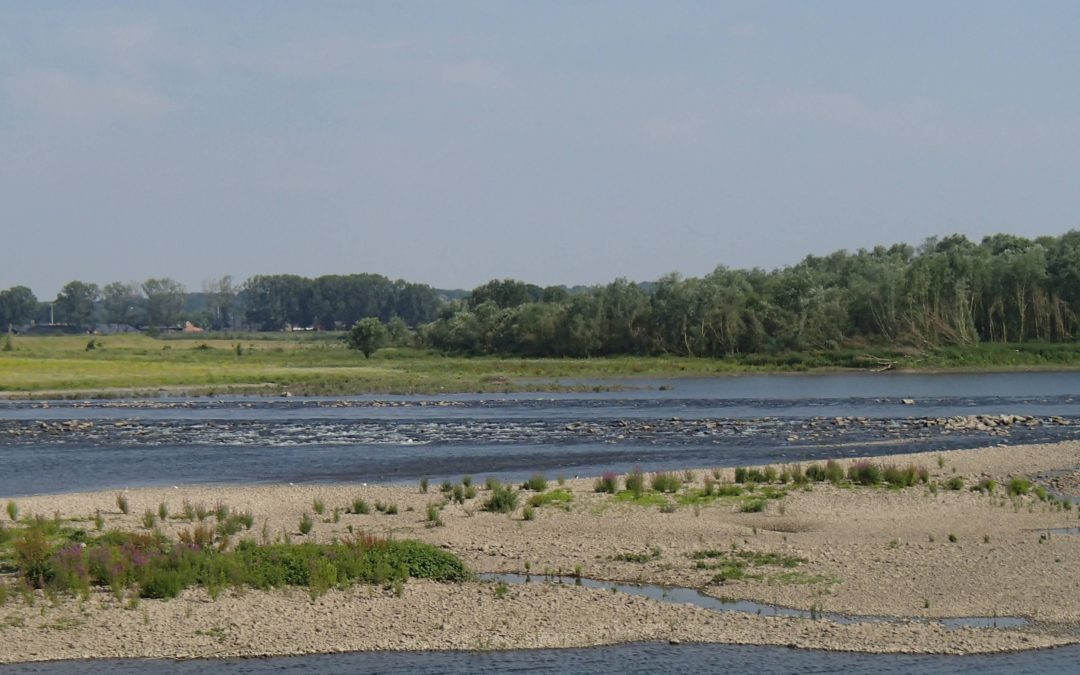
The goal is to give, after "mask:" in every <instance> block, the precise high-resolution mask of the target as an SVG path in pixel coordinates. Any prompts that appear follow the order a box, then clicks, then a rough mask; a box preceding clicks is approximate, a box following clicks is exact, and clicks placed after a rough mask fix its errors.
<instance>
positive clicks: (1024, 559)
mask: <svg viewBox="0 0 1080 675" xmlns="http://www.w3.org/2000/svg"><path fill="white" fill-rule="evenodd" d="M874 462H875V465H877V464H893V465H897V466H906V465H907V464H908V463H912V464H914V465H915V466H916V467H917V468H921V469H925V472H926V474H927V476H926V477H927V482H926V483H916V484H915V485H914V486H911V487H905V488H902V489H889V488H886V487H883V486H860V485H851V484H848V482H847V481H846V480H842V481H840V483H839V484H838V485H834V484H831V483H830V482H828V481H822V482H816V481H811V482H808V483H806V484H805V485H799V486H793V484H792V482H791V480H790V478H791V474H792V473H793V472H792V471H791V469H792V467H788V473H789V481H788V482H787V483H780V482H779V480H778V478H779V476H780V475H781V474H782V473H783V472H784V469H785V467H781V466H776V467H774V469H775V470H776V472H777V477H776V478H777V480H774V481H772V482H771V483H769V484H768V485H767V486H765V485H760V484H759V485H757V486H756V487H753V488H751V486H750V485H748V484H746V483H735V482H734V480H735V478H736V475H735V472H734V471H733V470H731V469H723V470H718V471H717V472H716V477H714V475H713V473H712V472H708V471H703V470H696V471H694V472H693V475H692V476H691V475H684V474H680V475H679V476H678V477H679V478H681V479H682V482H683V484H682V485H681V486H680V487H679V489H678V491H677V492H670V493H663V492H656V491H651V490H649V489H648V486H647V485H648V481H649V479H650V478H651V477H649V476H646V482H647V484H646V487H645V489H644V490H642V492H641V493H640V496H637V497H635V495H634V494H633V493H632V492H626V491H620V492H619V493H618V494H615V495H612V494H607V493H597V492H595V489H594V486H595V481H594V479H592V478H582V479H574V478H569V479H567V480H566V481H565V484H564V485H561V486H560V485H558V483H557V481H556V477H555V476H547V477H546V478H547V479H548V483H549V484H548V485H547V486H546V489H545V490H544V491H543V492H538V491H535V490H520V491H519V490H516V489H515V490H514V494H517V495H518V496H519V498H518V504H517V506H516V508H514V509H513V510H512V511H511V512H510V513H508V514H503V513H491V512H487V511H485V510H483V504H484V502H485V501H487V500H489V499H490V498H491V494H492V491H491V490H487V489H484V487H483V486H482V485H481V484H480V483H481V480H480V479H481V478H482V477H477V481H476V482H474V483H472V487H473V488H474V489H477V492H476V496H474V497H471V498H470V497H468V496H467V495H468V493H469V490H468V489H467V488H466V486H464V485H463V484H461V483H458V484H456V485H452V486H449V487H450V490H448V491H447V492H446V493H445V496H444V494H443V493H442V492H441V490H440V487H441V486H439V485H434V484H433V485H430V486H429V487H428V491H427V492H426V493H425V492H421V490H420V487H419V486H418V485H415V486H375V485H333V486H324V485H302V486H301V485H297V486H290V485H284V486H231V487H204V486H192V487H189V486H178V487H176V488H165V489H140V490H132V491H130V492H127V493H126V494H125V495H124V496H125V498H126V499H127V502H128V510H129V513H128V514H127V515H125V514H123V513H121V512H120V511H119V510H118V504H117V498H116V497H117V496H116V494H115V493H111V492H109V493H84V494H65V495H44V496H36V497H28V498H20V499H18V500H16V501H17V506H18V507H19V509H20V512H21V513H23V514H31V513H37V514H42V515H44V516H46V517H52V516H54V515H58V516H59V517H60V518H61V519H65V520H66V519H72V518H79V519H82V520H80V521H77V522H80V523H82V526H84V527H86V528H87V529H92V528H94V524H93V522H91V519H92V517H93V516H94V515H95V514H97V513H98V512H100V513H101V515H102V518H103V521H104V522H103V528H104V529H106V530H107V529H111V528H118V529H124V530H143V531H145V528H144V523H143V522H142V521H143V519H144V514H145V512H146V511H151V512H155V511H157V510H158V509H159V508H160V505H161V504H163V503H164V504H165V505H166V508H167V510H168V512H169V513H170V514H172V515H171V517H169V518H167V519H166V520H165V522H164V523H163V524H158V525H157V526H158V527H160V529H161V530H162V531H163V533H164V534H166V535H168V536H170V537H175V536H177V535H178V534H179V533H181V532H182V531H185V530H190V529H191V528H193V523H191V522H188V521H187V520H185V519H182V518H181V519H177V518H176V516H177V515H180V514H182V512H183V511H184V504H185V502H186V503H187V504H188V505H191V506H192V507H193V509H194V508H195V507H198V506H205V507H206V510H208V511H210V512H213V511H214V509H215V507H216V506H217V505H218V504H223V505H227V506H229V507H230V508H232V509H235V510H242V511H245V512H251V513H252V514H253V515H254V517H255V525H254V527H253V528H252V530H250V531H248V532H247V533H246V534H243V535H240V536H247V537H251V538H254V539H267V540H284V539H288V540H290V541H292V542H297V541H322V542H327V541H331V540H333V539H334V538H344V537H348V536H350V534H351V533H358V532H361V531H363V532H365V533H369V534H377V535H386V536H392V537H395V538H415V539H420V540H423V541H426V542H429V543H432V544H435V545H438V546H440V547H443V548H445V549H446V550H448V551H450V552H452V553H455V554H456V555H458V556H460V557H461V558H462V559H463V560H465V562H466V563H467V564H468V565H469V566H470V567H471V568H472V569H473V570H475V571H477V572H518V573H522V574H525V573H531V574H533V575H535V576H536V577H537V578H538V580H540V581H541V582H542V577H543V576H544V575H545V574H548V573H557V572H560V571H561V572H562V573H563V574H569V575H573V574H580V575H582V576H585V577H590V578H599V579H612V580H624V581H638V582H647V583H656V584H666V585H672V586H682V587H693V588H701V589H702V590H703V591H704V592H705V593H707V594H709V595H713V596H716V597H730V598H739V599H748V600H755V601H758V602H763V603H775V604H779V605H784V606H790V607H798V608H803V609H811V608H814V609H816V610H818V611H822V612H830V613H832V612H836V613H844V614H852V615H878V616H891V617H906V618H909V619H912V621H910V622H899V623H898V622H893V623H862V624H847V625H845V624H837V623H833V622H830V621H823V620H818V621H813V620H808V619H798V618H782V617H763V616H754V615H745V614H734V613H716V612H711V611H708V610H704V609H700V608H696V607H691V606H687V605H676V604H670V603H663V602H659V601H655V600H648V599H644V598H640V597H633V596H630V595H627V594H622V593H612V592H610V591H601V590H593V589H587V588H579V587H575V586H572V585H557V584H544V583H533V584H529V585H527V586H509V587H506V588H502V587H499V586H497V585H494V584H482V583H475V582H469V583H463V584H439V583H433V582H426V581H416V580H414V581H410V582H409V583H408V584H406V585H405V587H404V589H403V591H402V592H401V595H400V597H398V595H397V594H395V593H394V592H393V591H392V590H391V589H382V588H373V587H367V586H359V587H354V588H352V589H349V590H334V591H330V592H328V593H326V594H324V595H320V596H318V597H316V598H315V599H312V598H311V597H310V595H309V594H308V593H307V591H306V590H304V589H293V590H291V591H289V590H285V591H276V592H255V591H250V590H247V591H225V592H224V593H222V594H221V596H220V597H218V598H217V599H216V600H211V599H210V598H209V596H208V595H207V594H206V592H205V591H204V590H199V589H193V590H188V591H186V592H185V593H184V594H183V595H181V597H180V598H177V599H175V600H169V601H159V600H146V599H142V600H138V601H136V602H132V600H131V598H130V597H127V598H124V599H121V600H117V599H116V598H114V597H113V595H112V594H110V593H108V592H100V591H96V592H93V593H92V594H91V596H90V597H89V598H88V599H87V600H85V601H79V600H77V599H67V598H62V597H56V598H52V599H50V598H46V597H44V596H40V593H39V594H38V597H36V599H35V602H34V605H33V606H32V607H31V606H27V604H26V598H21V597H19V596H18V595H17V594H14V593H12V594H9V597H8V598H7V601H6V603H5V604H4V605H3V606H2V607H0V614H2V615H3V617H4V619H3V626H4V627H3V629H2V630H3V634H4V640H3V641H2V645H0V661H5V662H10V661H22V660H44V659H61V658H86V657H90V658H93V657H111V656H160V657H179V658H184V657H196V656H259V655H271V654H280V655H284V654H302V653H315V652H336V651H348V650H372V649H503V648H534V647H572V646H587V645H601V644H613V643H620V642H630V641H638V640H658V639H659V640H677V641H680V642H699V641H700V642H730V643H738V644H774V645H789V644H790V645H795V646H799V647H807V648H821V649H838V650H849V651H866V652H912V653H970V652H992V651H1003V650H1017V649H1029V648H1036V647H1045V646H1052V645H1059V644H1066V643H1072V642H1078V641H1080V592H1077V591H1078V589H1080V566H1077V565H1076V561H1077V560H1078V556H1080V537H1077V536H1069V535H1053V534H1050V536H1047V532H1048V530H1052V529H1054V528H1062V527H1075V526H1077V525H1080V521H1078V510H1077V509H1076V508H1065V507H1064V506H1063V505H1062V503H1061V502H1060V501H1056V500H1052V499H1050V498H1049V497H1042V496H1040V494H1039V493H1038V492H1037V490H1034V489H1032V490H1031V491H1029V493H1028V494H1023V495H1015V494H1014V495H1009V494H1008V485H1009V483H1010V481H1011V480H1012V479H1014V478H1020V477H1027V478H1035V477H1037V476H1040V475H1046V476H1049V475H1051V474H1053V476H1054V479H1055V480H1056V484H1057V485H1064V486H1068V485H1075V484H1076V482H1075V479H1076V477H1077V475H1078V470H1080V442H1068V443H1061V444H1055V445H1043V446H1016V447H991V448H983V449H978V450H961V451H954V452H948V453H941V454H940V455H939V454H932V455H913V456H901V457H890V458H881V459H877V460H874ZM841 464H842V467H841V468H842V469H844V470H846V469H847V468H849V467H850V466H852V465H853V464H854V463H853V462H850V461H844V462H842V463H841ZM819 466H820V465H819ZM807 467H808V465H805V464H804V465H803V467H802V468H803V469H805V468H807ZM821 468H822V469H824V466H821ZM764 473H765V471H764V470H763V474H764ZM768 477H769V475H768V474H766V475H764V476H763V477H762V478H760V479H759V480H764V479H765V478H768ZM617 480H618V482H619V488H623V487H625V477H618V478H617ZM990 480H993V481H994V483H995V487H994V489H993V491H992V492H990V491H987V490H986V488H987V487H988V486H989V481H990ZM707 483H708V484H711V486H712V487H711V488H709V486H708V484H707ZM980 484H982V485H983V488H984V490H983V491H982V492H980V491H977V490H976V491H973V490H972V489H971V488H972V487H977V486H979V485H980ZM516 487H517V486H515V488H516ZM950 487H958V488H959V489H950ZM455 490H460V496H461V500H460V503H459V502H458V501H457V500H456V499H455V498H454V497H455ZM707 490H708V491H711V494H708V495H707V494H706V491H707ZM736 490H738V491H740V494H734V493H735V492H736ZM721 493H722V494H723V496H721ZM538 495H548V497H542V496H539V497H538ZM552 495H555V496H552ZM534 498H535V501H536V503H537V504H541V503H542V505H537V506H532V507H527V503H528V501H529V500H530V499H534ZM358 500H360V501H362V502H363V503H364V504H365V505H367V506H368V507H370V508H368V509H367V510H368V513H353V512H352V511H363V510H364V509H360V508H356V507H357V505H358ZM5 501H6V500H5ZM444 502H445V503H444ZM390 505H393V508H392V509H391V508H390ZM429 506H432V507H434V508H433V509H431V508H429ZM379 507H381V508H379ZM527 508H529V509H531V512H527V511H526V509H527ZM318 510H321V511H322V513H321V514H318V513H317V511H318ZM335 510H336V511H337V512H336V515H335ZM395 512H396V513H395ZM305 513H307V514H309V515H310V516H311V517H312V520H313V529H312V531H311V533H310V534H308V535H301V534H300V533H299V531H298V523H299V522H300V520H301V518H302V516H303V514H305ZM433 513H434V514H435V515H436V516H437V518H436V519H434V520H433V519H432V517H431V516H432V514H433ZM436 521H437V522H436ZM208 522H213V516H208ZM438 523H441V525H440V524H438ZM957 616H984V617H992V616H1021V617H1025V618H1027V619H1029V620H1031V621H1032V622H1033V623H1032V625H1031V626H1030V627H1028V628H1024V629H1010V630H1000V629H959V630H946V629H945V628H944V627H942V626H940V625H937V624H932V623H925V622H920V621H918V620H920V619H933V618H940V617H957Z"/></svg>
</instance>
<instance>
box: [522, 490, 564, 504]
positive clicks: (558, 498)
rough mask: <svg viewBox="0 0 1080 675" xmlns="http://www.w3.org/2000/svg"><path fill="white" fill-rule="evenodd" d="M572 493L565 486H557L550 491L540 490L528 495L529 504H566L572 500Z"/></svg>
mask: <svg viewBox="0 0 1080 675" xmlns="http://www.w3.org/2000/svg"><path fill="white" fill-rule="evenodd" d="M573 499H574V495H573V494H572V493H571V492H570V491H569V490H567V489H565V488H559V489H556V490H552V491H551V492H542V493H540V494H538V495H533V496H532V497H529V506H535V507H541V506H547V505H548V504H564V505H565V504H568V503H570V502H571V501H573Z"/></svg>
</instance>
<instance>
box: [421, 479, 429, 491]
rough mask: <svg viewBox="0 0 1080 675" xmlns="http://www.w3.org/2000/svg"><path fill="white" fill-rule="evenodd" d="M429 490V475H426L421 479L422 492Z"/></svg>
mask: <svg viewBox="0 0 1080 675" xmlns="http://www.w3.org/2000/svg"><path fill="white" fill-rule="evenodd" d="M427 491H428V478H427V476H424V477H423V478H421V479H420V492H427Z"/></svg>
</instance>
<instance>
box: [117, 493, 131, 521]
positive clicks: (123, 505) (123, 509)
mask: <svg viewBox="0 0 1080 675" xmlns="http://www.w3.org/2000/svg"><path fill="white" fill-rule="evenodd" d="M116 508H118V509H120V513H122V514H124V515H125V516H126V515H127V514H128V512H129V511H131V504H129V503H128V498H127V495H125V494H124V493H123V492H117V493H116Z"/></svg>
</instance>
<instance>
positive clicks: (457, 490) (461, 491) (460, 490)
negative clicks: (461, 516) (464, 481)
mask: <svg viewBox="0 0 1080 675" xmlns="http://www.w3.org/2000/svg"><path fill="white" fill-rule="evenodd" d="M453 498H454V501H455V502H457V503H458V504H464V503H465V487H464V486H462V485H455V486H454V491H453Z"/></svg>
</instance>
